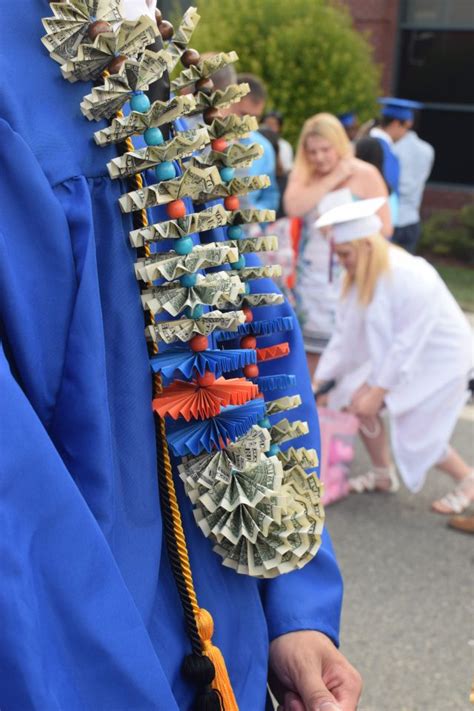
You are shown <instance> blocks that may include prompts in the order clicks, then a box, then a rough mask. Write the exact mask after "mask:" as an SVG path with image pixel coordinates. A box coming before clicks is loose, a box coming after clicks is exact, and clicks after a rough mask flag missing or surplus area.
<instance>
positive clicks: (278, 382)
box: [254, 373, 296, 393]
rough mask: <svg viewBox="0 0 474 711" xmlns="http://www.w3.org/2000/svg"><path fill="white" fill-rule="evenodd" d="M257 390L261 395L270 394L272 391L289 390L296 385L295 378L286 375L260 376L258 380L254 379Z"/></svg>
mask: <svg viewBox="0 0 474 711" xmlns="http://www.w3.org/2000/svg"><path fill="white" fill-rule="evenodd" d="M254 381H255V382H256V383H257V385H258V387H259V389H260V390H261V392H262V393H271V392H273V391H274V390H284V389H285V388H291V387H293V386H294V385H296V376H295V375H291V374H290V375H287V374H286V373H283V374H280V375H262V376H260V377H259V378H254Z"/></svg>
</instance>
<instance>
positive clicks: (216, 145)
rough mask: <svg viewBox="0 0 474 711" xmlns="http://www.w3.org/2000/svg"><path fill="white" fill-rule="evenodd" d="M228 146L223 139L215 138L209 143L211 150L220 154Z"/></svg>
mask: <svg viewBox="0 0 474 711" xmlns="http://www.w3.org/2000/svg"><path fill="white" fill-rule="evenodd" d="M228 146H229V144H228V143H227V141H226V140H224V139H223V138H215V139H214V140H213V141H211V148H212V150H213V151H217V152H218V153H222V152H223V151H225V149H226V148H228Z"/></svg>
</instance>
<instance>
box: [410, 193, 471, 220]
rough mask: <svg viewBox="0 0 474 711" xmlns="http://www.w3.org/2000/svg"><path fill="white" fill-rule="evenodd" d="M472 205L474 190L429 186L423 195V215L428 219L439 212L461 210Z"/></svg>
mask: <svg viewBox="0 0 474 711" xmlns="http://www.w3.org/2000/svg"><path fill="white" fill-rule="evenodd" d="M472 203H474V190H468V189H461V188H448V187H443V186H442V185H428V186H427V187H426V190H425V194H424V195H423V204H422V206H421V215H422V217H423V218H427V217H429V216H430V215H431V214H432V213H433V212H436V211H437V210H440V209H442V210H445V209H449V210H459V209H460V208H461V207H464V205H470V204H472Z"/></svg>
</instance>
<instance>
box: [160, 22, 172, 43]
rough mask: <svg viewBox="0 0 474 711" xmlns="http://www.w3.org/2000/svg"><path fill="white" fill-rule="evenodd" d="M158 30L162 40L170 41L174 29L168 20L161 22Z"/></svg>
mask: <svg viewBox="0 0 474 711" xmlns="http://www.w3.org/2000/svg"><path fill="white" fill-rule="evenodd" d="M158 30H159V32H160V35H161V36H162V37H163V39H164V40H170V39H171V38H172V36H173V35H174V27H173V25H172V24H171V22H168V20H161V22H160V23H159V25H158Z"/></svg>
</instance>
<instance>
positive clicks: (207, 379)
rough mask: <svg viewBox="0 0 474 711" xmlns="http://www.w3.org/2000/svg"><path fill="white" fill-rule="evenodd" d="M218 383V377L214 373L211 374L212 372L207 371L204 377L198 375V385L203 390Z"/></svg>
mask: <svg viewBox="0 0 474 711" xmlns="http://www.w3.org/2000/svg"><path fill="white" fill-rule="evenodd" d="M215 381H216V376H215V375H214V373H211V371H210V370H206V372H205V373H204V375H198V376H197V378H196V382H197V384H198V385H200V386H201V387H203V388H207V387H209V386H210V385H212V384H213V383H215Z"/></svg>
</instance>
